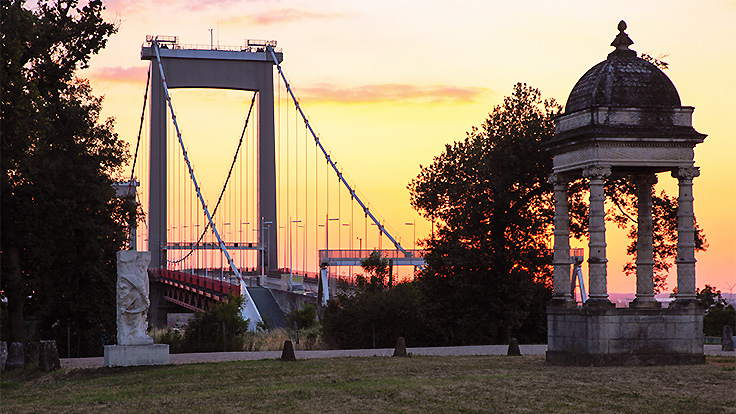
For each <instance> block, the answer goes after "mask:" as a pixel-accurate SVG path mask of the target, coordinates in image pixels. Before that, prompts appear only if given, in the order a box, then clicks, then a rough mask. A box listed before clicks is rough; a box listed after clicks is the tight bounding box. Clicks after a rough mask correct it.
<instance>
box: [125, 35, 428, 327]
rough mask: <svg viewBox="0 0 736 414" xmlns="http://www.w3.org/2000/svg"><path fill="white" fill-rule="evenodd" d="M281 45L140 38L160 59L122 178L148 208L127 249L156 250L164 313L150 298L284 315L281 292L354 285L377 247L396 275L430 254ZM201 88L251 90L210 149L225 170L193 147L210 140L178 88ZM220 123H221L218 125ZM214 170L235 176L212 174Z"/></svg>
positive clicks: (311, 293)
mask: <svg viewBox="0 0 736 414" xmlns="http://www.w3.org/2000/svg"><path fill="white" fill-rule="evenodd" d="M276 46H277V44H276V42H275V41H261V40H246V41H245V43H244V44H243V45H241V46H237V47H222V46H214V45H209V46H201V45H183V44H180V43H179V41H178V38H177V37H175V36H155V37H154V36H147V38H146V42H145V43H144V44H143V46H142V47H141V59H142V60H148V61H150V64H149V71H148V79H147V82H146V88H145V94H144V98H143V109H142V111H141V123H140V127H139V134H138V140H137V143H136V149H135V158H134V162H133V167H132V171H131V176H130V181H129V182H128V183H127V185H126V186H125V188H127V192H128V193H135V196H136V198H137V200H138V202H139V204H140V205H141V208H142V209H143V214H141V215H140V217H141V218H140V220H139V222H138V223H137V224H136V225H135V226H131V227H132V230H131V240H130V248H132V249H137V250H148V251H150V252H151V257H152V260H151V265H150V270H149V274H150V275H151V279H152V281H154V282H155V284H157V286H158V287H157V289H158V291H159V292H160V295H159V296H158V298H153V297H152V319H154V320H156V319H157V317H155V315H154V313H156V312H157V311H156V309H153V308H154V307H161V308H164V307H165V304H164V302H165V303H168V304H174V305H176V306H178V307H180V308H185V309H188V310H191V311H201V310H205V309H207V308H208V307H210V306H212V304H213V303H215V302H217V301H223V300H225V298H226V297H227V296H229V295H240V296H243V297H244V298H245V299H246V307H245V310H244V316H245V317H246V318H250V320H251V322H252V323H257V322H259V321H261V320H263V317H264V316H265V314H269V317H270V318H271V319H272V322H276V323H277V324H278V322H279V321H278V319H279V318H278V317H276V318H275V319H276V321H274V320H273V319H274V317H273V316H272V315H273V314H274V308H275V306H276V305H279V307H280V310H283V303H284V302H285V300H284V299H283V295H284V292H288V294H290V295H298V296H300V297H301V299H300V300H302V299H303V300H306V301H309V300H312V301H315V302H316V301H317V300H319V301H320V302H321V303H326V301H327V300H329V299H330V298H331V297H332V296H334V295H335V293H336V291H337V289H338V286H342V287H343V288H345V287H349V286H351V285H352V284H354V282H355V279H354V277H355V273H356V272H359V271H360V269H359V267H360V264H361V260H364V259H365V258H367V257H369V256H370V255H371V254H372V253H373V252H378V253H379V254H380V255H381V257H382V258H385V259H387V260H388V261H389V262H390V263H391V268H392V272H393V271H396V269H394V266H396V267H398V266H408V269H410V270H416V268H417V267H418V266H422V265H423V264H424V260H423V258H422V256H423V252H422V251H420V250H416V249H406V248H405V247H404V246H402V244H401V242H400V239H399V238H398V237H397V236H396V233H397V232H396V231H395V230H393V229H392V227H391V226H389V224H388V223H386V221H385V220H383V219H382V218H381V217H380V216H379V215H378V214H377V212H374V211H372V210H371V209H370V204H369V203H368V200H366V199H365V197H363V196H362V195H361V193H360V192H359V191H358V190H357V188H356V185H355V183H353V182H350V180H349V179H348V178H347V176H346V172H345V171H344V170H343V169H342V168H339V167H338V163H337V160H335V159H334V158H333V157H332V155H331V154H330V152H329V151H328V150H327V147H326V145H325V143H324V142H323V141H322V139H321V137H320V136H319V135H318V134H317V133H316V132H315V129H314V127H313V126H312V124H311V123H310V122H309V119H308V117H307V115H306V111H305V108H303V107H302V105H301V102H300V100H299V99H298V97H297V95H296V91H295V88H294V87H293V86H292V85H291V84H290V83H289V81H288V78H287V77H286V75H285V73H284V68H283V67H282V65H281V62H282V61H283V52H282V51H281V50H280V49H279V48H277V47H276ZM191 88H198V89H203V88H204V89H227V90H236V91H242V92H244V94H245V95H246V96H247V98H246V99H243V101H242V102H243V104H242V117H243V118H242V119H243V121H242V124H243V127H242V132H241V133H240V135H239V136H233V137H232V139H231V142H228V143H227V144H222V145H219V146H217V145H216V146H212V147H205V148H206V150H204V151H201V150H199V151H200V152H206V153H207V154H208V155H210V154H217V155H218V157H219V158H220V159H219V161H218V162H217V163H216V165H217V168H215V169H218V168H219V170H220V171H217V172H216V174H213V173H212V172H205V167H204V166H203V165H204V163H201V164H198V162H200V161H199V160H201V159H202V157H201V156H200V155H201V154H198V153H195V152H193V151H190V148H191V147H192V143H193V142H195V141H202V140H204V141H205V142H207V141H213V137H212V136H205V137H201V136H189V135H187V133H186V132H184V130H183V128H182V124H183V123H185V122H184V119H179V118H177V111H176V96H177V95H176V92H175V90H178V89H191ZM146 124H148V129H146V127H145V126H146ZM210 130H211V134H213V135H217V134H218V133H219V132H218V131H217V125H215V124H212V125H211V128H210ZM146 135H148V136H147V137H146ZM213 142H214V141H213ZM227 145H230V147H227ZM198 147H200V148H201V145H200V146H198ZM221 154H228V155H226V156H222V155H221ZM217 174H219V175H220V176H223V177H224V179H223V180H222V182H221V183H217V182H215V183H214V184H213V181H214V180H213V179H212V178H211V177H212V176H213V175H217ZM205 176H206V177H207V180H206V182H205V179H204V177H205ZM118 192H119V193H120V189H118ZM401 224H402V225H406V226H407V227H408V226H412V225H413V226H416V223H401ZM136 227H137V228H136ZM414 228H415V227H414ZM414 239H416V234H415V232H414ZM412 244H414V241H413V242H412ZM356 247H357V248H356ZM410 274H413V273H410ZM153 290H154V289H153V287H152V291H153ZM152 296H153V294H152ZM279 298H281V300H277V299H279ZM310 298H311V299H310ZM290 300H291V301H292V302H293V301H294V300H295V299H294V297H293V296H292V297H291V298H290ZM276 313H278V310H276ZM159 318H160V317H159ZM158 321H159V323H160V321H161V319H158Z"/></svg>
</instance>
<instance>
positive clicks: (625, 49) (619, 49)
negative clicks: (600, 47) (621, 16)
mask: <svg viewBox="0 0 736 414" xmlns="http://www.w3.org/2000/svg"><path fill="white" fill-rule="evenodd" d="M624 30H626V22H625V21H623V20H621V21H620V22H619V23H618V35H617V36H616V38H615V39H613V42H611V46H613V47H615V48H616V50H614V51H613V52H611V53H610V54H609V55H608V56H633V57H636V51H633V50H630V49H629V46H631V45H633V44H634V42H633V41H632V40H631V39H630V38H629V35H627V34H626V33H625V32H624Z"/></svg>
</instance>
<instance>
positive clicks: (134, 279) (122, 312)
mask: <svg viewBox="0 0 736 414" xmlns="http://www.w3.org/2000/svg"><path fill="white" fill-rule="evenodd" d="M117 256H118V284H117V293H118V297H117V299H118V301H117V305H118V314H117V322H118V345H150V344H152V343H153V338H151V337H150V336H148V335H147V334H146V328H147V327H148V324H147V322H146V316H147V315H148V307H149V306H150V304H151V302H150V301H149V299H148V272H147V268H148V264H149V263H150V262H151V253H150V252H137V251H134V250H122V251H119V252H118V254H117Z"/></svg>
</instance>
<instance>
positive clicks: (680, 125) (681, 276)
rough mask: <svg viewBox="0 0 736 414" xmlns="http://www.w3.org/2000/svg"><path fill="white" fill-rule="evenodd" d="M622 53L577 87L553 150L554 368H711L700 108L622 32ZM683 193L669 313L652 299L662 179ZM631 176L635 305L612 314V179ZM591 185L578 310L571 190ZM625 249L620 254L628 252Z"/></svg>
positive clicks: (550, 323)
mask: <svg viewBox="0 0 736 414" xmlns="http://www.w3.org/2000/svg"><path fill="white" fill-rule="evenodd" d="M618 29H619V33H618V35H617V36H616V38H615V39H614V41H613V43H612V44H611V46H613V47H615V48H616V49H615V50H614V51H613V52H611V53H610V54H609V55H608V58H607V59H606V60H604V61H603V62H600V63H598V64H597V65H595V66H593V67H592V68H591V69H590V70H588V71H587V72H586V73H585V74H584V75H583V76H582V77H581V78H580V80H579V81H578V82H577V84H576V85H575V87H574V88H573V90H572V92H571V93H570V97H569V98H568V100H567V105H566V106H565V113H564V114H563V115H561V116H560V117H558V118H557V119H556V123H555V135H554V137H553V138H552V139H551V140H550V141H549V142H547V143H546V148H547V150H548V151H550V152H551V154H552V156H553V173H552V175H551V176H550V179H549V180H550V182H551V183H552V184H553V185H554V196H555V218H554V226H555V231H554V259H553V265H554V295H553V299H552V302H551V303H550V305H549V307H548V308H547V361H548V362H550V363H553V364H560V365H632V364H691V363H704V362H705V357H704V355H703V313H704V310H703V309H702V308H701V307H700V306H699V305H698V304H697V301H696V299H695V228H694V215H693V194H692V186H693V178H695V177H697V176H698V175H699V170H698V167H695V166H694V148H695V145H696V144H699V143H701V142H703V140H704V139H705V135H704V134H701V133H699V132H697V131H695V129H694V128H693V127H692V113H693V110H694V108H692V107H688V106H682V105H681V103H680V96H679V94H678V93H677V89H675V86H674V85H673V84H672V82H671V81H670V79H669V78H668V77H667V75H665V74H664V73H663V72H662V71H661V70H659V69H658V68H657V67H656V66H654V65H653V64H652V63H650V62H647V61H645V60H644V59H641V58H639V57H637V56H636V52H635V51H633V50H630V49H629V46H630V45H632V44H633V42H632V41H631V39H630V38H629V36H628V35H627V34H626V33H625V32H624V31H625V30H626V23H624V22H623V21H621V22H620V23H619V25H618ZM663 172H670V173H671V175H672V177H674V178H676V179H677V180H678V183H679V197H678V199H677V201H678V205H679V208H678V213H677V234H678V236H677V238H678V241H677V260H676V264H677V297H676V300H675V301H674V302H673V303H672V304H671V305H670V307H669V308H666V309H662V308H661V306H660V303H659V302H657V301H656V300H655V298H654V282H653V265H654V258H653V253H652V186H653V185H654V184H655V183H656V182H657V175H656V174H657V173H663ZM611 176H628V177H630V178H631V180H632V181H633V182H634V184H635V185H636V192H637V196H638V204H637V208H638V213H637V215H638V218H637V220H638V221H637V227H638V232H637V243H636V299H634V301H633V302H631V304H630V306H629V308H615V305H614V304H613V303H611V301H610V300H609V299H608V292H607V268H606V264H607V262H608V260H607V259H606V247H607V245H606V227H605V221H604V219H605V205H604V201H605V196H604V186H605V182H606V178H608V177H611ZM579 177H584V178H587V179H588V182H589V184H590V210H589V217H588V219H589V243H588V248H589V254H588V276H589V282H588V283H589V293H590V298H589V299H588V300H587V301H586V302H585V304H584V305H583V306H582V307H577V305H576V303H575V301H574V299H573V297H572V295H571V293H570V264H571V262H570V241H569V237H570V232H569V220H570V218H569V212H568V209H569V201H568V198H567V188H568V183H569V182H571V181H573V180H575V179H578V178H579ZM622 248H623V246H622Z"/></svg>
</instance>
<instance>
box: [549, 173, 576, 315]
mask: <svg viewBox="0 0 736 414" xmlns="http://www.w3.org/2000/svg"><path fill="white" fill-rule="evenodd" d="M549 183H550V184H552V185H553V186H554V189H555V190H554V191H555V219H554V224H555V232H554V235H555V245H554V258H553V259H552V264H553V266H554V277H553V280H554V294H553V297H552V299H553V304H555V305H558V306H567V305H569V306H573V305H575V302H574V301H573V298H572V295H571V294H570V213H569V210H570V208H569V202H568V200H567V178H566V177H563V176H562V175H561V174H558V173H553V174H552V175H550V176H549Z"/></svg>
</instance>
